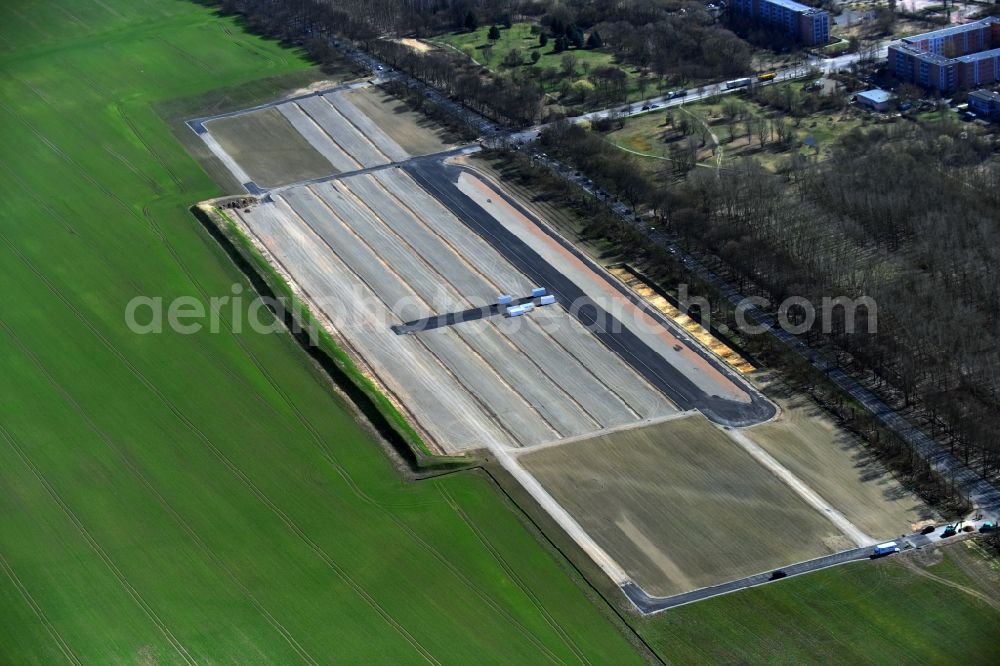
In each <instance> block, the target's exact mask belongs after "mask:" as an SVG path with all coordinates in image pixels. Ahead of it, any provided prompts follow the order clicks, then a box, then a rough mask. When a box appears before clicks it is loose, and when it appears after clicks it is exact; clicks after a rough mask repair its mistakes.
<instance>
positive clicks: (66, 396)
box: [0, 318, 319, 666]
mask: <svg viewBox="0 0 1000 666" xmlns="http://www.w3.org/2000/svg"><path fill="white" fill-rule="evenodd" d="M0 328H2V329H3V330H4V332H6V333H7V335H8V337H10V339H11V340H13V341H14V344H16V345H17V346H18V348H19V349H20V350H21V353H22V354H23V355H24V356H25V357H27V359H28V360H29V361H31V363H32V365H34V366H35V368H36V369H37V370H38V371H39V372H40V373H41V374H42V375H43V376H44V377H45V378H46V379H47V380H48V382H49V384H51V385H52V387H53V388H54V389H55V390H56V391H58V392H59V393H60V394H61V395H62V396H63V400H64V401H65V402H66V403H68V404H69V405H70V407H72V408H73V411H74V412H76V413H77V415H78V416H80V418H81V419H82V420H83V421H84V422H85V423H86V424H87V427H88V428H90V430H91V431H93V433H94V434H96V435H97V436H98V437H99V438H100V439H101V440H103V441H104V443H105V445H106V446H107V447H108V449H110V450H111V452H112V453H113V454H114V455H115V456H117V457H118V459H119V460H120V461H121V462H122V464H123V465H125V467H127V468H128V470H129V471H130V472H131V473H132V475H133V476H134V477H135V478H136V479H138V480H139V482H140V483H142V485H143V486H144V487H145V488H146V490H147V491H148V492H149V493H150V494H151V495H153V497H155V498H156V500H157V503H158V504H159V505H160V506H161V508H163V510H164V511H166V512H167V513H168V514H170V516H171V517H172V518H173V519H174V522H176V523H177V524H178V525H179V526H180V527H181V528H182V529H183V530H184V531H185V532H187V534H188V536H189V537H191V539H192V540H193V541H194V542H195V544H197V545H198V547H199V548H200V549H201V551H202V552H203V553H204V554H206V555H208V557H209V558H210V559H211V560H212V561H213V562H214V563H215V565H216V566H217V567H218V568H219V569H220V570H222V571H223V572H224V573H225V574H226V576H227V577H228V578H229V579H230V581H231V582H232V583H233V585H235V586H236V588H237V589H239V590H240V591H241V592H242V593H243V595H244V596H246V598H247V599H248V600H249V601H250V603H251V605H253V607H254V608H255V609H256V610H257V612H258V613H260V614H261V616H262V617H263V618H264V619H265V620H266V621H267V622H268V624H270V625H271V626H272V628H274V629H275V631H277V632H278V633H279V634H280V635H281V637H282V638H284V639H285V641H286V642H287V643H288V644H289V645H290V646H291V648H292V649H293V650H295V652H297V653H298V654H299V656H300V657H301V658H302V660H303V661H304V662H306V663H307V664H312V665H313V666H319V662H318V661H316V659H314V658H313V657H312V655H310V654H309V653H308V651H306V649H305V648H303V647H302V645H301V644H299V642H298V641H297V640H295V638H294V637H293V636H292V634H291V632H290V631H289V630H288V628H287V627H285V626H284V625H283V624H281V622H280V621H278V619H277V618H275V617H274V615H272V614H271V612H270V611H268V610H267V608H266V607H265V606H264V605H263V603H261V602H260V601H259V600H258V599H257V597H255V596H254V595H253V593H252V592H251V591H250V590H249V588H247V587H246V586H245V585H244V584H243V583H242V582H241V581H240V580H239V578H237V576H236V574H235V572H234V571H233V570H232V569H231V568H230V567H229V566H227V565H226V563H225V562H224V561H223V560H222V559H221V558H220V557H219V556H218V554H216V553H215V551H214V550H212V548H210V547H209V546H208V544H207V543H206V542H205V541H204V540H203V539H202V538H201V536H200V535H199V534H198V532H197V531H196V530H195V529H194V528H193V527H191V525H190V524H189V523H188V522H187V521H186V520H184V518H183V516H181V514H180V513H179V512H178V511H177V510H176V509H175V508H174V507H173V505H171V504H170V502H169V501H168V500H167V499H166V497H164V496H163V495H162V494H161V493H160V492H159V491H158V490H157V489H156V487H155V486H154V485H153V483H152V482H151V481H150V480H149V479H148V478H147V477H146V476H145V475H144V474H143V473H142V470H140V469H139V467H138V466H137V465H136V463H135V462H133V461H132V459H131V458H130V457H129V456H128V454H126V453H125V451H124V450H122V449H121V447H119V445H118V444H117V443H116V442H115V440H114V439H113V438H112V437H111V435H109V434H108V433H107V432H106V431H105V430H104V429H103V428H101V427H100V426H98V425H97V423H96V422H95V421H94V420H93V418H92V417H91V416H90V414H89V413H88V412H87V410H85V409H84V408H83V406H82V405H80V403H79V402H77V400H76V398H74V397H73V395H72V394H71V393H70V392H69V390H68V389H67V388H66V387H65V386H63V385H62V384H61V383H60V382H59V380H58V379H56V378H55V376H54V375H53V374H52V373H51V371H49V369H48V368H47V367H46V366H45V364H44V363H43V362H42V361H41V359H39V358H38V357H37V356H36V355H35V354H34V353H33V352H32V351H31V350H30V349H29V348H28V346H27V345H25V344H24V341H23V340H21V338H20V337H18V335H17V333H16V332H15V331H14V330H13V329H12V328H11V327H10V326H9V325H8V324H7V322H5V321H4V320H3V319H2V318H0ZM0 557H2V556H0Z"/></svg>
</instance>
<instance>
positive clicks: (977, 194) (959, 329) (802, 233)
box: [543, 115, 1000, 475]
mask: <svg viewBox="0 0 1000 666" xmlns="http://www.w3.org/2000/svg"><path fill="white" fill-rule="evenodd" d="M951 118H952V116H951V115H948V116H944V119H943V120H942V121H940V122H935V123H926V124H921V123H916V122H902V123H898V124H894V125H888V126H884V127H876V128H874V129H860V128H859V129H856V130H854V131H852V132H850V133H848V134H847V135H845V136H844V137H842V138H841V139H840V140H839V141H838V143H837V145H836V147H835V148H834V151H833V154H832V155H831V156H830V158H829V159H827V160H824V161H822V162H818V163H817V162H814V161H813V160H810V159H803V158H801V157H799V156H797V155H796V156H795V157H794V158H793V159H789V160H788V162H787V163H786V164H785V165H784V166H783V168H781V169H780V170H779V172H778V173H774V172H771V171H768V170H766V169H764V168H763V167H761V166H760V165H759V164H757V163H756V162H753V161H752V160H745V161H741V162H739V163H737V164H735V165H733V166H731V167H728V168H725V169H721V170H716V169H693V170H691V171H690V173H688V174H687V175H686V176H685V177H683V178H679V179H677V178H676V174H675V175H674V177H673V179H671V178H666V179H663V178H661V179H659V180H658V179H655V178H653V177H651V176H649V175H646V174H644V173H643V172H642V171H641V170H640V169H638V168H636V165H635V163H634V162H633V161H632V160H633V159H634V158H633V157H631V156H628V155H627V154H625V153H623V152H622V151H620V150H618V149H617V148H616V147H614V146H612V145H611V144H609V143H607V142H606V141H604V140H603V139H602V138H601V137H600V136H599V135H597V134H596V133H593V132H587V131H584V130H583V129H581V128H579V127H575V126H570V125H560V126H557V127H554V128H553V129H552V130H550V131H548V132H547V133H546V135H545V136H543V141H544V142H545V145H546V149H547V150H548V151H549V152H551V153H553V154H557V155H560V156H561V157H563V158H565V159H567V160H569V161H570V162H571V163H573V164H575V165H577V166H578V167H580V168H582V169H584V170H585V171H586V172H587V173H588V175H590V176H591V177H593V178H594V180H595V181H597V182H598V183H599V184H600V185H601V186H602V187H604V188H605V189H607V190H609V191H611V192H614V193H616V194H618V195H619V196H620V197H621V198H622V199H624V200H626V201H627V202H629V203H630V204H632V205H633V207H634V208H637V209H639V210H646V211H648V212H651V213H653V214H655V215H656V217H657V218H658V220H659V224H660V225H663V226H664V227H666V228H667V229H669V230H670V231H671V232H673V233H674V234H676V235H677V237H678V238H679V239H681V241H682V243H683V244H685V245H686V246H688V247H689V248H691V249H692V250H694V251H696V252H697V253H699V254H702V255H703V256H706V257H707V258H708V259H709V260H710V261H712V262H714V264H715V265H716V266H717V268H718V269H719V270H720V271H721V272H723V273H724V274H726V275H727V276H728V277H729V279H730V280H731V281H733V282H734V283H735V284H736V286H737V287H738V288H739V289H740V290H741V291H742V292H743V293H744V294H746V295H751V294H754V295H761V296H765V297H766V298H768V300H769V301H770V302H771V303H779V302H781V301H782V300H784V299H785V298H787V297H788V296H793V295H794V296H803V297H805V298H806V299H808V300H809V301H810V302H812V303H820V302H821V301H822V299H823V298H824V297H831V298H832V297H838V296H847V297H850V298H857V297H860V296H868V297H871V298H872V299H874V301H875V302H876V303H877V329H876V331H875V332H871V333H869V332H868V330H867V326H866V324H867V321H866V317H868V316H869V313H868V312H867V311H866V310H864V309H862V310H861V311H860V312H859V313H858V314H859V317H858V319H857V321H855V322H854V323H855V331H854V332H853V333H852V332H849V331H848V330H847V326H846V324H847V319H846V313H845V312H844V311H843V310H842V309H839V308H838V309H835V310H834V311H833V315H834V316H833V322H832V323H833V327H832V330H831V331H829V332H827V333H824V332H823V331H822V330H821V323H822V322H821V321H819V320H817V321H816V322H815V324H814V326H813V328H812V329H811V330H809V331H808V332H807V333H805V334H804V335H805V337H806V338H807V339H808V340H809V341H810V342H811V343H813V344H814V345H818V346H820V347H823V348H829V349H833V350H836V352H837V356H838V357H839V360H840V362H841V363H842V364H843V365H844V366H845V367H847V368H848V369H851V370H854V371H856V372H858V373H861V374H864V373H868V375H867V376H868V377H870V378H872V377H873V378H874V381H875V383H876V385H877V388H878V389H879V390H880V392H881V393H882V394H883V396H884V397H886V398H887V399H888V401H889V402H890V403H891V404H895V405H896V406H897V407H900V408H903V409H906V410H911V411H914V415H915V416H917V417H920V418H921V419H923V420H924V424H925V427H928V428H929V429H930V430H931V433H932V434H934V435H937V436H941V437H943V439H945V440H947V441H948V442H949V443H950V445H951V446H952V450H953V452H954V453H956V454H958V455H959V456H960V457H961V458H963V459H964V460H965V461H966V462H968V463H972V464H975V465H978V466H980V469H981V471H982V472H983V473H984V474H987V475H989V474H994V473H996V472H998V471H1000V440H998V438H997V437H996V432H997V431H998V429H1000V344H998V339H997V336H996V331H997V330H1000V162H998V160H997V159H996V153H997V146H996V145H995V144H994V143H993V142H992V141H991V140H990V139H989V138H988V137H984V136H982V135H980V134H978V133H976V132H974V131H969V128H968V126H966V125H962V124H960V123H958V122H957V121H955V120H951ZM630 240H631V242H633V243H634V242H636V239H635V238H634V237H630ZM645 242H647V243H648V241H645ZM633 249H634V248H633ZM873 319H874V317H873Z"/></svg>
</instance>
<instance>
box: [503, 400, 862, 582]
mask: <svg viewBox="0 0 1000 666" xmlns="http://www.w3.org/2000/svg"><path fill="white" fill-rule="evenodd" d="M518 460H519V462H520V463H521V464H522V465H524V467H525V469H527V470H528V472H529V473H530V474H531V475H532V476H534V477H535V478H537V479H538V480H539V481H540V482H541V484H542V485H543V486H544V487H545V489H546V490H547V491H548V492H549V493H551V494H552V495H553V496H554V497H555V498H556V500H557V501H559V503H560V504H561V505H562V506H563V507H564V508H566V510H567V511H569V513H570V514H571V515H572V516H573V517H574V518H575V519H576V520H577V522H579V523H580V525H581V526H582V527H583V528H584V529H585V530H586V531H587V532H588V533H589V534H590V535H591V536H592V537H593V538H594V540H595V541H596V542H597V543H598V544H599V545H600V546H601V547H603V548H604V549H605V550H606V551H607V552H608V554H610V555H611V556H612V557H613V558H615V559H616V560H617V562H618V563H619V564H620V565H621V566H622V567H623V568H624V569H625V570H626V571H627V572H628V573H629V574H630V575H631V576H632V577H633V580H634V581H635V582H636V583H637V584H638V585H640V586H641V587H642V588H643V590H645V591H646V592H647V593H649V594H653V595H658V596H668V595H672V594H677V593H680V592H684V591H688V590H692V589H697V588H700V587H704V586H707V585H712V584H716V583H722V582H725V581H729V580H733V579H737V578H742V577H744V576H747V575H750V574H754V573H759V572H762V571H766V570H768V569H771V568H776V567H780V566H782V565H785V564H788V563H789V562H793V561H799V560H806V559H811V558H814V557H819V556H821V555H824V554H827V553H830V552H836V551H838V550H841V549H844V548H850V547H852V546H853V544H852V543H851V542H849V541H847V540H846V539H845V538H844V536H843V535H842V534H841V533H840V532H839V531H838V530H837V529H836V528H835V527H834V526H833V524H832V523H830V522H829V521H828V520H827V519H826V518H824V517H823V516H822V515H820V513H819V512H817V511H816V510H814V509H813V508H812V507H810V506H809V505H808V504H806V503H805V502H804V501H803V500H802V499H801V498H800V497H799V496H798V495H796V494H795V493H794V492H793V491H792V490H790V489H789V488H788V487H787V486H785V485H784V484H783V483H781V482H780V481H779V480H778V479H777V478H776V477H775V476H774V475H772V474H771V473H770V472H769V471H767V470H766V469H765V468H764V467H762V466H761V465H760V464H758V463H757V462H756V461H755V460H754V459H753V458H751V457H750V456H749V454H747V453H746V452H745V451H744V450H743V449H741V448H740V446H739V445H738V444H736V443H735V442H734V441H732V440H731V439H730V438H729V437H728V436H727V435H726V434H725V432H724V431H722V430H720V429H718V428H716V427H715V426H713V425H711V424H710V423H709V422H708V421H707V420H706V419H705V418H704V417H703V416H701V415H692V416H689V417H685V418H679V419H673V420H668V421H665V422H662V423H657V424H654V425H651V426H647V427H639V428H632V429H628V430H621V431H618V432H613V433H610V434H607V435H600V436H597V437H594V438H591V439H586V440H582V441H574V442H570V443H568V444H562V445H557V446H551V447H545V448H542V449H539V450H537V451H525V452H524V453H522V454H521V455H520V456H519V457H518Z"/></svg>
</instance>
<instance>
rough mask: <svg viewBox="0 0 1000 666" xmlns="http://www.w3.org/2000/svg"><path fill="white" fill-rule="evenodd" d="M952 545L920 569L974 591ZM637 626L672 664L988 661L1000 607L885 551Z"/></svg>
mask: <svg viewBox="0 0 1000 666" xmlns="http://www.w3.org/2000/svg"><path fill="white" fill-rule="evenodd" d="M958 548H964V545H963V544H955V545H954V546H949V547H948V548H946V549H944V551H945V552H946V555H945V557H944V559H943V561H941V562H940V563H937V564H932V565H930V566H927V567H926V569H925V571H926V572H927V573H929V574H931V575H933V576H939V577H942V578H946V579H947V580H949V581H954V582H956V583H958V584H959V585H961V586H963V587H966V588H971V589H973V590H976V589H977V586H982V585H983V584H984V583H983V581H982V580H978V579H977V580H973V579H972V578H970V577H969V576H968V575H966V574H964V573H962V572H961V571H959V570H958V569H957V568H956V567H955V566H954V565H953V563H952V561H951V560H952V558H953V557H954V555H952V554H950V552H949V551H953V549H958ZM917 566H920V565H917ZM943 574H944V575H943ZM641 633H642V634H643V635H644V637H645V638H646V640H647V641H649V642H650V643H651V644H652V645H653V646H654V648H655V649H657V650H658V651H659V652H660V654H662V655H664V656H665V657H667V658H668V659H669V661H670V662H672V663H679V664H684V663H748V664H774V663H787V664H797V663H799V664H801V663H839V664H907V663H909V664H914V663H929V664H946V663H955V661H956V660H961V662H962V663H967V664H990V663H995V659H996V644H997V640H1000V611H998V610H997V609H996V608H994V607H993V606H990V605H989V604H987V603H986V602H985V601H982V600H980V599H978V598H976V597H973V596H971V595H970V594H968V593H967V592H965V591H962V590H960V589H956V588H955V587H951V586H948V585H946V584H945V583H942V582H940V581H938V580H934V579H930V578H927V577H924V576H921V575H918V574H916V573H914V572H913V571H911V570H909V569H907V568H906V567H904V566H903V565H902V564H901V563H900V562H899V561H898V560H896V559H892V558H890V559H886V560H882V561H880V562H877V563H871V562H858V563H855V564H849V565H845V566H841V567H835V568H833V569H827V570H825V571H820V572H816V573H812V574H809V575H807V576H803V577H801V578H789V579H787V580H783V581H779V582H777V583H773V584H769V585H765V586H763V587H758V588H753V589H750V590H746V591H744V592H738V593H735V594H731V595H726V596H721V597H716V598H714V599H709V600H707V601H704V602H700V603H697V604H692V605H690V606H682V607H680V608H677V609H674V610H670V611H667V612H665V613H663V614H661V615H659V616H656V617H655V618H654V619H653V620H649V621H645V627H644V629H643V630H642V631H641Z"/></svg>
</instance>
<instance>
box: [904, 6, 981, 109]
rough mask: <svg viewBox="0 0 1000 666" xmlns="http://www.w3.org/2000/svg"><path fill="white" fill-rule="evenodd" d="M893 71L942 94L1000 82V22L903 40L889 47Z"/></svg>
mask: <svg viewBox="0 0 1000 666" xmlns="http://www.w3.org/2000/svg"><path fill="white" fill-rule="evenodd" d="M889 68H890V69H891V70H892V71H893V72H894V73H895V75H896V77H897V78H899V79H900V80H903V81H910V82H912V83H916V84H918V85H921V86H923V87H925V88H931V89H933V90H939V91H941V92H950V91H953V90H956V89H959V88H961V89H967V88H975V87H977V86H981V85H987V84H990V83H993V82H995V81H1000V19H998V18H996V17H989V18H985V19H982V20H979V21H974V22H972V23H966V24H964V25H955V26H950V27H948V28H944V29H942V30H935V31H933V32H927V33H924V34H921V35H914V36H912V37H906V38H904V39H901V40H900V41H899V42H896V43H894V44H891V45H890V46H889Z"/></svg>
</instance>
